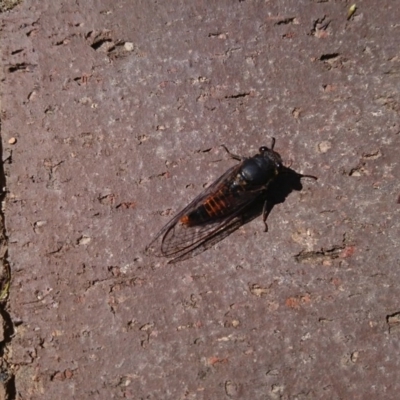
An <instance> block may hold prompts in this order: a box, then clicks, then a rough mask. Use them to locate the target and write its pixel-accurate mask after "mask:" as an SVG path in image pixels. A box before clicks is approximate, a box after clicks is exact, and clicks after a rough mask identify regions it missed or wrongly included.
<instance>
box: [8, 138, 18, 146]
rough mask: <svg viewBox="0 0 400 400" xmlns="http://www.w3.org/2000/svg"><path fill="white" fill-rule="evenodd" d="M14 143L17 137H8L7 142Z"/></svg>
mask: <svg viewBox="0 0 400 400" xmlns="http://www.w3.org/2000/svg"><path fill="white" fill-rule="evenodd" d="M15 143H17V139H16V138H15V137H12V138H10V139H8V144H15Z"/></svg>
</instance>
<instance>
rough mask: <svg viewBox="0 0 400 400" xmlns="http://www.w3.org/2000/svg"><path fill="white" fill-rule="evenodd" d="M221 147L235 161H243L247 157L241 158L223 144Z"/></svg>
mask: <svg viewBox="0 0 400 400" xmlns="http://www.w3.org/2000/svg"><path fill="white" fill-rule="evenodd" d="M221 147H223V148H224V149H225V151H226V152H227V153H228V154H229V156H230V157H231V158H233V159H234V160H237V161H243V160H244V159H245V157H240V156H238V155H236V154H232V153H231V152H230V151H229V150H228V148H227V147H226V146H225V145H224V144H221Z"/></svg>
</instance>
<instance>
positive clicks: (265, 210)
mask: <svg viewBox="0 0 400 400" xmlns="http://www.w3.org/2000/svg"><path fill="white" fill-rule="evenodd" d="M270 212H271V208H269V207H268V202H267V200H265V201H264V205H263V210H262V216H263V222H264V225H265V229H264V232H268V224H267V218H268V215H269V213H270Z"/></svg>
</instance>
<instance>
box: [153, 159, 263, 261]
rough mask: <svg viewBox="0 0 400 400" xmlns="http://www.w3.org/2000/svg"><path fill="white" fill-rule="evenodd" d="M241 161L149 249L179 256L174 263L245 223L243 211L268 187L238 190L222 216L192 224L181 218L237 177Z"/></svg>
mask: <svg viewBox="0 0 400 400" xmlns="http://www.w3.org/2000/svg"><path fill="white" fill-rule="evenodd" d="M241 165H242V164H241V163H240V164H238V165H236V166H233V167H231V168H230V169H228V170H227V171H226V172H225V173H224V174H223V175H222V176H221V177H220V178H218V179H217V180H216V181H215V182H214V183H213V184H212V185H211V186H209V187H208V188H207V189H205V190H204V191H203V192H202V193H201V194H200V195H199V196H197V197H196V198H195V199H194V200H193V201H192V202H191V203H190V204H189V205H188V206H187V207H185V208H184V209H183V210H182V211H181V212H179V213H178V214H177V215H175V216H174V218H172V220H171V221H169V222H168V223H167V224H166V225H165V226H164V227H163V228H162V229H161V231H160V232H159V233H158V234H157V235H156V237H155V238H154V239H153V241H152V242H151V243H150V245H149V246H148V247H147V249H146V251H147V252H148V253H149V254H154V255H156V256H163V257H175V258H174V259H173V260H171V262H176V261H181V260H183V259H186V258H189V257H192V256H194V255H196V254H198V253H200V252H202V251H204V250H206V249H208V248H209V247H211V246H212V245H213V244H215V243H217V242H219V241H220V240H222V239H224V238H225V237H226V236H228V235H229V234H230V233H231V232H233V231H234V230H236V229H237V228H239V227H240V226H241V225H242V224H243V218H242V217H241V215H240V214H241V212H242V211H243V209H245V208H246V207H247V206H248V205H249V204H250V203H252V202H253V201H255V200H256V199H257V198H258V197H259V196H260V195H262V193H263V192H264V191H265V189H266V188H265V186H262V187H259V188H252V190H249V191H242V192H239V193H236V195H235V196H234V197H233V198H232V200H233V202H232V205H231V206H230V208H229V209H228V210H227V212H226V213H225V214H224V216H223V217H221V218H216V219H210V220H208V221H207V222H205V223H202V224H198V225H188V224H184V223H182V222H181V218H182V217H183V216H185V215H188V214H189V213H190V212H191V211H193V210H195V209H196V208H197V207H198V206H199V205H201V204H202V203H203V202H204V200H205V199H206V198H208V197H209V196H210V195H212V194H213V193H216V192H218V191H219V190H220V189H221V188H222V187H223V186H225V185H226V184H227V182H228V183H229V182H230V181H231V179H233V178H234V177H236V175H237V173H238V172H239V170H240V168H241Z"/></svg>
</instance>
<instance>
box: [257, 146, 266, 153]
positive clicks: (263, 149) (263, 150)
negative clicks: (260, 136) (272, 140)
mask: <svg viewBox="0 0 400 400" xmlns="http://www.w3.org/2000/svg"><path fill="white" fill-rule="evenodd" d="M258 151H259V152H260V154H263V153H265V152H266V151H268V147H265V146H261V147H260V149H259V150H258Z"/></svg>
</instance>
